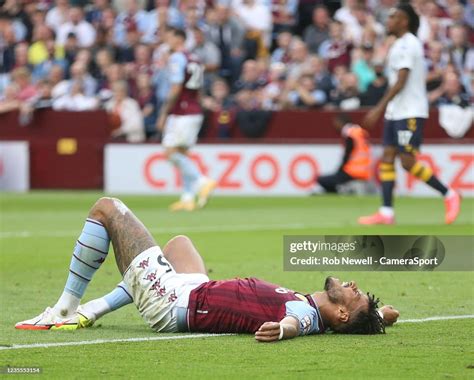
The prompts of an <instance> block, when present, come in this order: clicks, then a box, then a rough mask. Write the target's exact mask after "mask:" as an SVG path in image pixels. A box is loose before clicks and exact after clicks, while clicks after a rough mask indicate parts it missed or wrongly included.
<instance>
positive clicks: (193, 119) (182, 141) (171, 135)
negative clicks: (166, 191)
mask: <svg viewBox="0 0 474 380" xmlns="http://www.w3.org/2000/svg"><path fill="white" fill-rule="evenodd" d="M202 120H203V117H202V115H182V116H178V115H171V116H169V117H168V120H167V123H166V126H165V132H164V137H163V146H164V147H165V155H166V157H167V158H168V160H169V161H170V162H171V163H172V164H173V165H174V166H176V168H177V169H178V170H179V172H180V173H181V176H182V178H183V190H184V191H183V195H182V196H181V199H180V201H179V202H176V203H174V204H173V205H171V209H172V210H174V211H178V210H186V211H191V210H193V209H194V208H195V207H196V206H197V207H204V206H205V204H206V203H207V200H208V198H209V196H210V194H211V193H212V191H213V190H214V188H215V187H216V182H215V181H213V180H211V179H209V178H207V177H206V176H204V175H203V174H202V173H201V172H200V171H199V168H198V166H197V165H196V163H195V162H194V161H193V160H192V159H191V158H190V157H189V148H190V147H192V146H193V145H195V144H196V141H197V136H198V133H199V130H200V128H201V124H202ZM196 195H197V202H196V203H195V196H196Z"/></svg>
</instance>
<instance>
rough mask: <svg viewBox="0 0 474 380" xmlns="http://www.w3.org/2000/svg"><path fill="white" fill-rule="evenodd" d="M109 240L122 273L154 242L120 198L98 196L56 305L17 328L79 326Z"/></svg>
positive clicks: (71, 327)
mask: <svg viewBox="0 0 474 380" xmlns="http://www.w3.org/2000/svg"><path fill="white" fill-rule="evenodd" d="M110 241H112V244H113V247H114V252H115V258H116V262H117V266H118V267H119V270H120V272H121V273H122V274H123V272H124V271H125V270H126V268H127V267H128V265H129V264H130V263H131V261H132V260H133V258H134V257H135V256H137V255H138V254H140V253H141V252H143V251H145V250H146V249H148V248H150V247H153V246H155V245H156V243H155V241H154V240H153V238H152V236H151V235H150V233H149V232H148V231H147V229H146V228H145V226H144V225H143V224H142V223H141V222H140V221H139V220H138V219H137V218H136V217H135V216H134V215H133V213H132V212H131V211H130V210H129V209H128V208H127V207H126V206H125V205H124V204H123V203H122V202H121V201H120V200H118V199H112V198H101V199H99V200H98V201H97V202H96V203H95V205H94V206H93V207H92V209H91V210H90V212H89V216H88V218H87V220H86V223H85V225H84V229H83V230H82V233H81V235H80V236H79V238H78V240H77V243H76V247H75V249H74V252H73V255H72V259H71V264H70V267H69V275H68V278H67V281H66V285H65V287H64V291H63V293H62V295H61V297H60V298H59V300H58V301H57V303H56V305H55V306H54V307H53V308H47V309H46V310H45V312H44V313H42V314H40V315H39V316H38V317H36V318H33V319H31V320H27V321H23V322H20V323H18V324H17V325H16V327H17V328H20V329H43V330H44V329H74V328H77V327H79V324H80V321H79V317H78V315H77V313H76V311H77V308H78V306H79V304H80V301H81V298H82V296H83V295H84V293H85V291H86V288H87V286H88V284H89V282H90V281H91V280H92V277H93V275H94V273H95V272H96V271H97V270H98V269H99V267H100V266H101V264H102V263H103V262H104V261H105V259H106V257H107V254H108V250H109V245H110Z"/></svg>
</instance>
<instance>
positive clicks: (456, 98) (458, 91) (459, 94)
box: [428, 72, 470, 108]
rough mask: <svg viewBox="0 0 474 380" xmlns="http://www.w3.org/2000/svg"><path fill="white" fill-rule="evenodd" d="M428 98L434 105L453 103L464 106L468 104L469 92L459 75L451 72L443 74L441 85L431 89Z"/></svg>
mask: <svg viewBox="0 0 474 380" xmlns="http://www.w3.org/2000/svg"><path fill="white" fill-rule="evenodd" d="M428 98H429V100H430V103H432V104H434V105H436V106H441V105H445V104H454V105H457V106H459V107H461V108H466V107H468V106H469V105H470V103H469V100H470V99H469V94H468V93H467V92H466V91H465V89H464V88H463V86H462V84H461V81H460V79H459V76H458V75H457V74H456V73H453V72H447V73H446V74H445V75H444V78H443V83H442V85H441V86H440V87H438V88H437V89H435V90H433V91H431V92H430V93H429V94H428Z"/></svg>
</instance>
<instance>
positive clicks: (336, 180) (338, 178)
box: [317, 170, 354, 193]
mask: <svg viewBox="0 0 474 380" xmlns="http://www.w3.org/2000/svg"><path fill="white" fill-rule="evenodd" d="M353 179H354V178H352V177H351V176H350V175H349V174H347V173H346V172H344V171H342V170H339V171H337V172H336V173H334V174H329V175H325V176H320V177H318V180H317V181H318V184H319V185H320V186H321V187H322V188H323V189H324V190H325V191H326V192H327V193H337V187H338V186H339V185H343V184H345V183H347V182H349V181H352V180H353Z"/></svg>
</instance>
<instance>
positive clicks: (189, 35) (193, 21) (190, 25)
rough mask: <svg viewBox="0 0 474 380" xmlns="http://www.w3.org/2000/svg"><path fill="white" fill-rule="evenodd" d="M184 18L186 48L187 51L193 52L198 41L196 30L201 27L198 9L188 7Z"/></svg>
mask: <svg viewBox="0 0 474 380" xmlns="http://www.w3.org/2000/svg"><path fill="white" fill-rule="evenodd" d="M184 17H185V21H184V31H185V33H186V43H185V48H186V50H187V51H191V50H193V49H194V47H195V46H196V41H195V39H194V29H196V28H199V27H200V26H201V23H200V21H201V20H200V17H199V12H198V10H197V8H196V7H187V9H186V12H185V14H184Z"/></svg>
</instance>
